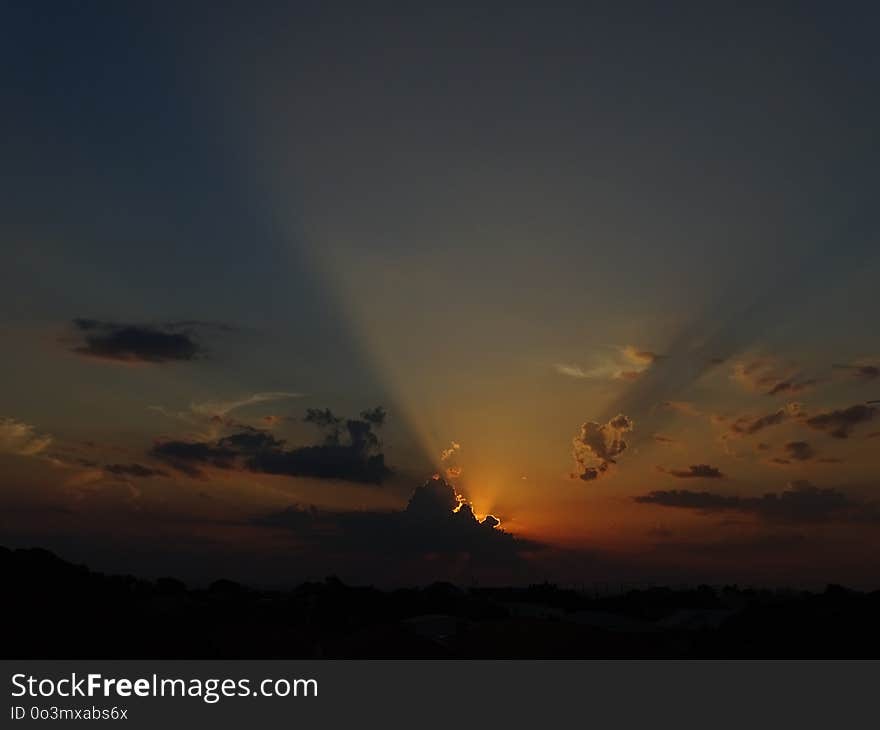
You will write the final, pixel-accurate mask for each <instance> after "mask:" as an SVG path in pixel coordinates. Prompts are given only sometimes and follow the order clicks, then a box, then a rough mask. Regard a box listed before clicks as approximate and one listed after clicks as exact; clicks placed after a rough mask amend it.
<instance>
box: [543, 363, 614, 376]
mask: <svg viewBox="0 0 880 730" xmlns="http://www.w3.org/2000/svg"><path fill="white" fill-rule="evenodd" d="M553 367H554V368H555V369H556V372H557V373H560V374H561V375H567V376H568V377H570V378H581V379H587V378H601V377H607V376H608V371H607V370H605V369H604V368H593V369H592V370H584V369H583V368H581V367H580V366H579V365H569V364H567V363H556V364H555V365H554V366H553Z"/></svg>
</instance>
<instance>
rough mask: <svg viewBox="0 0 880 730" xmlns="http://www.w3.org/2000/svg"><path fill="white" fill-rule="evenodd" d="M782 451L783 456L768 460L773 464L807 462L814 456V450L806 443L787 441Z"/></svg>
mask: <svg viewBox="0 0 880 730" xmlns="http://www.w3.org/2000/svg"><path fill="white" fill-rule="evenodd" d="M782 449H783V456H777V457H775V458H773V459H771V460H770V461H772V462H773V463H774V464H791V463H792V462H795V461H809V460H810V459H812V458H814V457H815V456H816V450H815V449H814V448H813V447H812V446H811V445H810V444H809V443H808V442H807V441H789V442H788V443H787V444H785V445H784V446H783V447H782Z"/></svg>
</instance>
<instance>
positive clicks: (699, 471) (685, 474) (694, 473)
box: [658, 464, 724, 479]
mask: <svg viewBox="0 0 880 730" xmlns="http://www.w3.org/2000/svg"><path fill="white" fill-rule="evenodd" d="M658 469H659V470H660V471H662V472H663V473H664V474H669V475H670V476H673V477H677V478H678V479H723V478H724V474H722V473H721V471H720V470H719V469H717V468H716V467H714V466H709V464H692V465H691V466H689V467H687V468H686V469H664V468H662V467H658Z"/></svg>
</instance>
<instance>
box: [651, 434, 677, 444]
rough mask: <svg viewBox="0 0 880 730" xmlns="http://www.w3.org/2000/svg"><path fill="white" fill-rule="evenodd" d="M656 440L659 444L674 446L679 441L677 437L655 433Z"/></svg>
mask: <svg viewBox="0 0 880 730" xmlns="http://www.w3.org/2000/svg"><path fill="white" fill-rule="evenodd" d="M654 441H656V442H657V443H658V444H663V445H664V446H673V445H675V444H677V443H679V442H678V441H677V440H676V439H674V438H670V437H669V436H664V435H663V434H659V433H655V434H654Z"/></svg>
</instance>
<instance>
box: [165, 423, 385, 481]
mask: <svg viewBox="0 0 880 730" xmlns="http://www.w3.org/2000/svg"><path fill="white" fill-rule="evenodd" d="M303 420H304V421H306V422H308V423H312V424H314V425H316V426H318V427H319V428H321V429H322V430H323V431H324V440H323V442H322V443H320V444H317V445H314V446H299V447H294V448H287V447H286V442H285V441H284V440H282V439H278V438H275V437H274V436H273V435H272V434H270V433H268V432H267V431H261V430H259V429H256V428H250V427H246V426H242V427H240V430H239V431H237V432H236V433H233V434H231V435H228V436H224V437H223V438H219V439H216V440H211V441H178V440H161V441H158V442H157V443H156V444H154V446H153V449H152V451H151V452H150V454H151V456H153V457H154V458H156V459H159V460H161V461H163V462H165V463H167V464H168V465H169V466H171V467H173V468H175V469H177V470H178V471H180V472H182V473H184V474H187V475H189V476H192V477H201V476H203V475H204V474H203V469H204V468H205V467H213V468H216V469H241V470H247V471H253V472H260V473H264V474H281V475H286V476H298V477H313V478H316V479H339V480H343V481H351V482H361V483H372V484H379V483H381V482H382V481H383V480H384V479H385V478H386V477H388V476H389V475H390V474H391V470H390V469H389V468H388V467H387V466H386V465H385V457H384V455H383V454H382V453H380V452H379V447H380V442H379V438H378V436H377V435H376V434H375V433H374V432H373V428H374V427H377V426H379V425H381V424H382V423H383V422H384V420H385V411H384V410H383V409H381V408H378V409H373V410H369V411H363V412H362V413H361V417H360V418H359V419H342V418H338V417H336V416H335V415H333V413H332V412H331V411H330V410H323V411H322V410H317V409H309V410H308V411H307V412H306V416H305V418H304V419H303Z"/></svg>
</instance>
